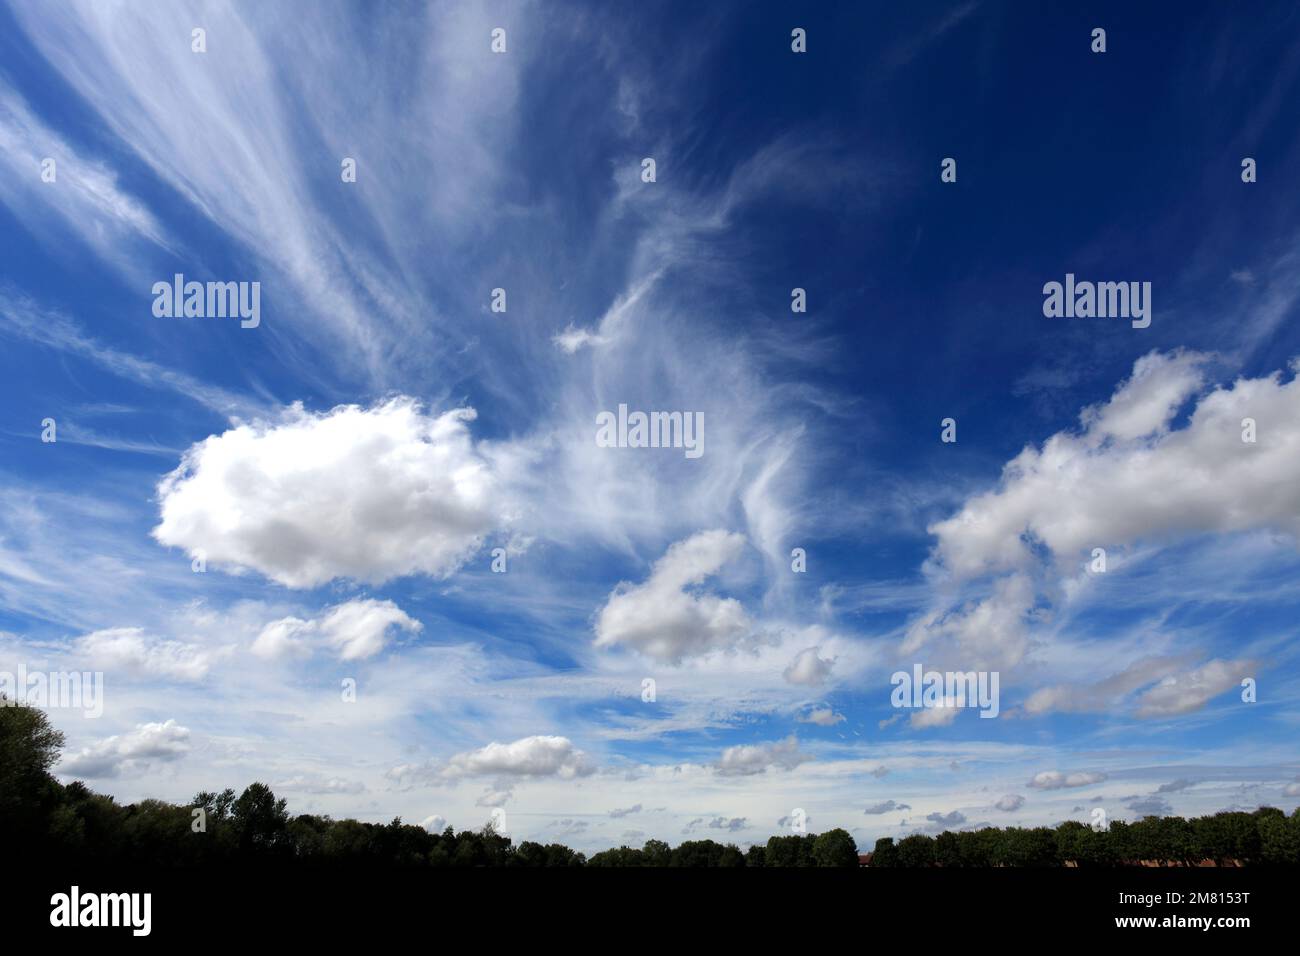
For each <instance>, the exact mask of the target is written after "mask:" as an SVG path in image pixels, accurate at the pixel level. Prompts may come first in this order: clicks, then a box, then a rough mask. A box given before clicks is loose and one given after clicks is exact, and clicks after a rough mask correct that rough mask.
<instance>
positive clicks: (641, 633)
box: [595, 530, 752, 663]
mask: <svg viewBox="0 0 1300 956" xmlns="http://www.w3.org/2000/svg"><path fill="white" fill-rule="evenodd" d="M744 547H745V538H744V536H743V535H739V534H734V533H731V532H727V531H722V530H714V531H701V532H700V533H698V534H695V535H692V536H691V537H689V538H687V539H685V540H684V541H678V542H677V543H676V544H674V545H672V546H671V547H670V548H669V549H668V551H667V553H665V554H664V556H663V557H662V558H660V559H659V560H658V561H656V562H655V565H654V567H653V569H652V570H651V572H650V577H649V578H648V579H647V580H646V582H645V583H644V584H638V585H630V584H627V583H623V584H620V585H619V586H618V587H617V588H615V590H614V591H613V593H612V594H610V596H609V600H608V601H607V602H606V603H605V606H604V607H603V608H601V610H600V613H599V615H598V616H597V619H596V642H595V643H596V646H597V647H612V646H614V645H622V646H625V647H631V648H634V649H635V650H638V651H640V652H642V653H643V654H646V655H648V656H650V657H653V658H655V659H656V660H659V661H663V662H665V663H678V662H680V661H681V659H682V658H683V657H690V656H695V655H700V654H705V653H707V652H709V651H713V650H718V649H720V648H731V647H735V646H737V645H738V644H739V642H740V641H741V640H742V639H743V638H745V637H746V636H747V635H749V633H750V631H751V628H752V624H751V622H750V619H749V616H748V615H747V614H746V613H745V609H744V608H743V607H741V604H740V602H739V601H737V600H735V599H734V598H721V597H718V596H717V595H715V594H709V593H692V592H689V591H687V590H686V588H688V587H692V586H698V585H700V584H702V583H703V582H704V580H705V579H706V578H709V577H711V576H712V575H714V574H716V573H717V572H718V571H719V570H720V569H721V568H722V567H723V565H725V564H727V563H728V562H729V561H732V560H734V559H735V558H736V557H738V556H739V555H740V553H741V551H742V549H743V548H744Z"/></svg>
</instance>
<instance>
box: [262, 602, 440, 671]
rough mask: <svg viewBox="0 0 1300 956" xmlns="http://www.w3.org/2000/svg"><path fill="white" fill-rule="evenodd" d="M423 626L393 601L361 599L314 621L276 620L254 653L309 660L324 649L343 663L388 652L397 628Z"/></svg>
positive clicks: (342, 605)
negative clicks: (386, 650) (314, 651)
mask: <svg viewBox="0 0 1300 956" xmlns="http://www.w3.org/2000/svg"><path fill="white" fill-rule="evenodd" d="M422 626H423V625H421V624H420V622H419V621H417V620H415V619H413V618H411V617H410V616H409V615H408V614H407V613H406V612H405V611H403V610H402V609H401V608H399V607H398V606H397V605H396V604H394V603H393V602H392V601H376V600H373V599H362V598H358V599H354V600H351V601H346V602H344V603H343V604H337V605H335V606H334V607H331V608H328V609H327V610H326V611H325V612H324V614H323V615H322V616H321V617H319V618H316V619H313V620H303V619H302V618H298V617H285V618H281V619H280V620H278V621H272V622H271V623H270V624H268V625H266V627H264V628H262V630H261V633H259V634H258V635H257V639H256V640H254V641H253V646H252V652H253V653H254V654H256V655H257V656H259V657H265V658H268V659H272V658H280V657H286V656H296V657H306V656H309V655H310V654H311V653H312V651H313V650H314V649H315V648H316V647H323V648H328V649H330V650H332V651H333V652H334V653H335V655H336V656H337V657H338V659H339V660H341V661H352V660H364V659H366V658H369V657H374V656H375V655H376V654H378V653H379V652H380V651H382V650H383V649H384V647H385V646H386V645H387V643H388V637H389V634H390V633H391V632H392V629H393V628H394V627H398V628H401V629H403V630H407V631H419V630H420V629H421V628H422Z"/></svg>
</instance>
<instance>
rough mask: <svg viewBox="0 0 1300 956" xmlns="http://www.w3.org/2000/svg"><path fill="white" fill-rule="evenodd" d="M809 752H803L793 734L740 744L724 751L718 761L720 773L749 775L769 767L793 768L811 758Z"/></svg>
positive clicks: (761, 771)
mask: <svg viewBox="0 0 1300 956" xmlns="http://www.w3.org/2000/svg"><path fill="white" fill-rule="evenodd" d="M811 759H812V757H811V756H810V755H808V754H805V753H801V752H800V750H799V741H798V740H797V739H795V737H794V735H793V734H791V735H790V736H789V737H787V738H786V739H785V740H778V741H774V742H772V743H764V744H738V745H737V746H735V747H728V748H727V749H726V750H724V751H723V752H722V758H721V759H720V760H719V761H718V773H720V774H725V775H727V776H748V775H750V774H756V773H763V772H765V771H766V770H767V769H768V768H769V767H776V768H778V769H781V770H793V769H794V768H795V767H797V766H799V764H801V763H804V762H805V761H808V760H811Z"/></svg>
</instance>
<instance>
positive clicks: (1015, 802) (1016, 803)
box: [993, 793, 1025, 813]
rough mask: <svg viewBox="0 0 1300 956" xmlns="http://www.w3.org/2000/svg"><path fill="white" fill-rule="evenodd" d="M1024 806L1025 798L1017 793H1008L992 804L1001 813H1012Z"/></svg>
mask: <svg viewBox="0 0 1300 956" xmlns="http://www.w3.org/2000/svg"><path fill="white" fill-rule="evenodd" d="M1024 805H1025V798H1024V797H1022V796H1021V795H1020V794H1018V793H1008V794H1007V795H1006V796H1005V797H1001V798H999V800H998V802H997V803H995V804H993V806H995V807H997V808H998V809H999V810H1001V811H1002V812H1003V813H1013V812H1014V811H1016V810H1019V809H1020V808H1021V807H1023V806H1024Z"/></svg>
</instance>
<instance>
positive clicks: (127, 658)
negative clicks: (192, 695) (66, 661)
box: [76, 627, 211, 681]
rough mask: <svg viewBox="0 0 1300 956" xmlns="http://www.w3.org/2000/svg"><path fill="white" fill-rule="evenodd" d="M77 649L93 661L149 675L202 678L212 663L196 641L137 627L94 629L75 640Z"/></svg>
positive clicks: (107, 668)
mask: <svg viewBox="0 0 1300 956" xmlns="http://www.w3.org/2000/svg"><path fill="white" fill-rule="evenodd" d="M76 647H77V650H78V651H79V652H80V653H81V654H82V655H83V656H84V657H85V658H86V659H87V660H88V661H90V662H91V664H92V665H94V666H96V667H99V668H103V669H104V670H113V669H116V668H122V669H123V670H125V671H128V672H130V673H134V674H139V675H143V676H146V677H161V678H167V679H171V680H182V681H197V680H202V679H203V677H204V676H205V675H206V674H207V672H208V667H209V666H210V665H211V658H210V655H209V653H208V652H207V651H205V650H204V649H203V648H201V647H199V646H197V645H194V644H183V643H181V642H180V641H166V640H161V639H158V638H154V637H150V636H149V635H147V634H146V633H145V632H144V630H143V629H142V628H138V627H110V628H106V629H104V630H100V631H92V632H91V633H89V634H86V635H84V636H82V637H79V638H78V639H77V641H76Z"/></svg>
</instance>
